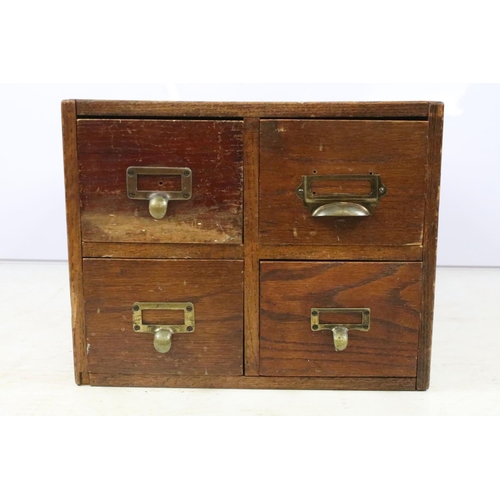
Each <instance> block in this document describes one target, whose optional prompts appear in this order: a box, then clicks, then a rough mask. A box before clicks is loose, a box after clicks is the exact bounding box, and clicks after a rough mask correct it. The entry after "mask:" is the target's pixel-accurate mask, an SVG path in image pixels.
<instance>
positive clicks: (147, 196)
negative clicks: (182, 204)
mask: <svg viewBox="0 0 500 500" xmlns="http://www.w3.org/2000/svg"><path fill="white" fill-rule="evenodd" d="M139 175H158V176H160V175H163V176H167V175H169V176H180V178H181V190H180V191H139V190H138V189H137V177H138V176H139ZM192 185H193V173H192V171H191V169H190V168H174V167H129V168H128V169H127V195H128V197H129V198H130V199H132V200H149V213H150V214H151V216H152V217H154V218H155V219H163V217H165V214H166V213H167V208H168V202H169V201H172V200H184V201H186V200H190V199H191V196H192Z"/></svg>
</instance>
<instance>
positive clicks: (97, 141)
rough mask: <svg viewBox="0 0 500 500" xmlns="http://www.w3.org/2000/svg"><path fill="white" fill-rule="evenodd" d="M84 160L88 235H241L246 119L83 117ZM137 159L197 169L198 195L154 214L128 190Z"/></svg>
mask: <svg viewBox="0 0 500 500" xmlns="http://www.w3.org/2000/svg"><path fill="white" fill-rule="evenodd" d="M78 160H79V169H80V196H81V207H82V209H81V220H82V238H83V241H86V242H89V241H92V242H128V243H210V244H212V243H219V244H220V243H226V244H240V243H241V242H242V228H243V221H242V206H243V122H242V121H217V120H212V121H208V120H205V121H204V120H93V119H83V120H82V119H81V120H78ZM131 166H160V167H188V168H191V170H192V171H193V185H192V191H193V193H192V198H191V199H190V200H187V201H184V200H180V201H172V202H170V203H169V205H168V212H167V215H166V216H165V218H164V219H161V220H155V219H153V218H152V217H151V215H150V214H149V210H148V201H147V200H133V199H129V198H128V196H127V191H126V170H127V168H128V167H131ZM150 180H151V179H150ZM159 182H164V181H163V180H159V181H158V183H159ZM157 189H158V190H159V191H161V190H164V188H163V187H162V186H161V185H158V186H157Z"/></svg>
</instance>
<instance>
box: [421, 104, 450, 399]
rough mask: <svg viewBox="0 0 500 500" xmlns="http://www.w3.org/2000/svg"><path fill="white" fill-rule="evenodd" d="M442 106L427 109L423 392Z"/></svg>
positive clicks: (433, 269)
mask: <svg viewBox="0 0 500 500" xmlns="http://www.w3.org/2000/svg"><path fill="white" fill-rule="evenodd" d="M443 119H444V105H443V104H442V103H432V104H430V106H429V168H428V170H427V177H426V182H427V189H426V195H427V196H426V206H425V231H424V240H425V250H424V259H423V277H424V282H423V299H422V300H423V305H422V333H421V335H420V339H419V345H418V366H417V389H418V390H420V391H425V390H427V389H428V388H429V384H430V370H431V347H432V326H433V318H434V292H435V284H436V257H437V256H436V252H437V239H438V215H439V185H440V180H441V153H442V143H443Z"/></svg>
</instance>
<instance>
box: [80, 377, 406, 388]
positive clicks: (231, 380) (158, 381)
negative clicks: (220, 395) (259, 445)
mask: <svg viewBox="0 0 500 500" xmlns="http://www.w3.org/2000/svg"><path fill="white" fill-rule="evenodd" d="M90 384H91V385H98V386H112V387H117V386H118V387H183V388H192V387H200V388H215V389H221V388H222V389H295V390H308V389H312V390H322V389H324V390H344V391H346V390H347V391H375V390H377V391H414V390H415V379H414V378H405V377H330V378H328V377H220V376H213V377H183V376H181V377H177V376H169V375H126V374H122V373H91V374H90Z"/></svg>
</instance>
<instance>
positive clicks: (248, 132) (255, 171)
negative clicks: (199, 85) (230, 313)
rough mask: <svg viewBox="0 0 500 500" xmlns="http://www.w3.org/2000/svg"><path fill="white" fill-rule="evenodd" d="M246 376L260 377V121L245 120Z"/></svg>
mask: <svg viewBox="0 0 500 500" xmlns="http://www.w3.org/2000/svg"><path fill="white" fill-rule="evenodd" d="M244 165H245V204H244V223H245V226H244V234H245V237H244V241H245V374H246V375H258V374H259V252H258V240H259V215H258V214H259V196H258V192H259V120H258V119H256V118H247V119H245V156H244Z"/></svg>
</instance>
